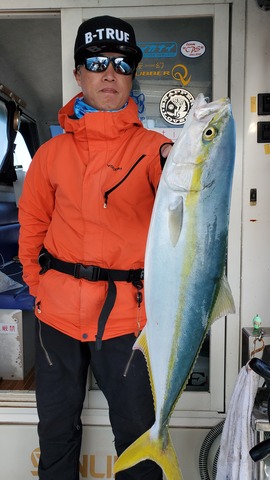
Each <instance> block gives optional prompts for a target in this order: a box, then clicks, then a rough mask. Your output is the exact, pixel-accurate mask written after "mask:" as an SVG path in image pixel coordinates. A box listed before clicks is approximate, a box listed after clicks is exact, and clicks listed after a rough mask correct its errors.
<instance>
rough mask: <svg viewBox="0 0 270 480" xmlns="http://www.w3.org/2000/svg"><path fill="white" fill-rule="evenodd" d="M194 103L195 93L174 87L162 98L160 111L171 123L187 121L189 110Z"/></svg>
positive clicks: (179, 123) (180, 123)
mask: <svg viewBox="0 0 270 480" xmlns="http://www.w3.org/2000/svg"><path fill="white" fill-rule="evenodd" d="M193 103H194V97H193V95H192V94H191V93H190V92H188V91H187V90H185V89H184V88H173V89H172V90H169V91H168V92H166V93H165V94H164V95H163V97H162V99H161V100H160V105H159V108H160V113H161V115H162V117H163V118H164V120H166V122H168V123H170V124H171V125H182V124H183V123H185V121H186V118H187V115H188V112H189V111H190V109H191V107H192V105H193Z"/></svg>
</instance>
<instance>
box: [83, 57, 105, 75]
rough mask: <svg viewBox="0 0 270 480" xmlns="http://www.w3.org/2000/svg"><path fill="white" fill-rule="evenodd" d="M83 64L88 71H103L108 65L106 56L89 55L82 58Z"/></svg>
mask: <svg viewBox="0 0 270 480" xmlns="http://www.w3.org/2000/svg"><path fill="white" fill-rule="evenodd" d="M84 65H85V68H86V70H89V72H104V70H106V68H108V65H109V59H108V58H107V57H90V58H85V59H84Z"/></svg>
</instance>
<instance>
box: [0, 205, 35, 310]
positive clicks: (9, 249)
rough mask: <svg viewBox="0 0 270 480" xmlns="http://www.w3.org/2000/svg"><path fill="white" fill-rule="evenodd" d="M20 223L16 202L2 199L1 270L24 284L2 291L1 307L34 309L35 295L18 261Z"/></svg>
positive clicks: (0, 296)
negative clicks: (26, 281) (24, 277)
mask: <svg viewBox="0 0 270 480" xmlns="http://www.w3.org/2000/svg"><path fill="white" fill-rule="evenodd" d="M19 230H20V225H19V222H18V209H17V206H16V203H15V202H1V201H0V268H1V272H3V273H5V274H6V275H8V276H9V277H10V278H11V279H12V280H15V281H16V282H19V283H20V284H21V285H22V286H21V287H20V288H17V289H14V290H8V291H6V292H1V293H0V309H3V308H5V309H6V308H7V309H12V310H33V306H34V297H32V295H30V294H29V289H28V287H27V285H26V284H25V283H24V281H23V279H22V266H21V264H20V263H19V261H18V238H19Z"/></svg>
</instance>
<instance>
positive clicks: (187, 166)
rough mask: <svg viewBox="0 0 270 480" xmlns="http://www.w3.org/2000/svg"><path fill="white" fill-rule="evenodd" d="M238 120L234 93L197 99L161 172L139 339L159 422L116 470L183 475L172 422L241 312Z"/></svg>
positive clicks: (177, 478)
mask: <svg viewBox="0 0 270 480" xmlns="http://www.w3.org/2000/svg"><path fill="white" fill-rule="evenodd" d="M234 159H235V126H234V120H233V116H232V112H231V105H230V102H229V99H227V98H223V99H220V100H217V101H214V102H211V103H208V102H207V100H206V99H205V98H204V96H203V95H202V94H200V95H198V97H197V98H196V100H195V102H194V105H193V107H192V110H191V112H190V114H189V116H188V119H187V122H186V124H185V126H184V128H183V129H182V132H181V134H180V135H179V137H178V138H177V140H176V142H175V144H174V146H173V148H172V150H171V152H170V154H169V156H168V159H167V161H166V164H165V167H164V169H163V172H162V176H161V179H160V184H159V187H158V191H157V195H156V199H155V204H154V208H153V212H152V217H151V223H150V227H149V233H148V239H147V247H146V256H145V284H144V288H145V306H146V314H147V324H146V326H145V327H144V329H143V331H142V332H141V334H140V336H139V337H138V339H137V340H136V342H135V345H134V349H140V350H141V351H142V352H143V354H144V356H145V358H146V362H147V365H148V370H149V375H150V381H151V387H152V392H153V397H154V404H155V412H156V420H155V423H154V425H153V426H152V427H151V429H150V430H149V431H147V432H146V433H144V434H143V435H142V436H141V437H140V438H138V439H137V440H136V441H135V442H134V443H133V444H132V445H131V446H130V447H128V448H127V450H125V452H123V453H122V455H121V456H120V457H119V459H118V460H117V462H116V464H115V472H118V471H120V470H124V469H126V468H130V467H131V466H133V465H135V464H136V463H138V462H140V461H142V460H145V459H151V460H153V461H155V462H156V463H157V464H159V465H160V467H161V468H162V469H163V472H164V474H165V476H166V478H167V480H182V479H183V477H182V474H181V470H180V467H179V464H178V459H177V455H176V452H175V449H174V446H173V444H172V441H171V437H170V434H169V420H170V416H171V415H172V412H173V410H174V407H175V404H176V402H177V400H178V399H179V397H180V396H181V394H182V392H183V390H184V388H185V385H186V383H187V381H188V378H189V376H190V374H191V372H192V368H193V366H194V363H195V361H196V359H197V356H198V354H199V351H200V348H201V346H202V343H203V341H204V338H205V336H206V334H207V331H208V329H209V328H210V326H211V324H212V322H213V321H215V320H216V319H217V318H220V317H222V316H224V315H227V314H229V313H234V311H235V307H234V302H233V297H232V294H231V290H230V287H229V284H228V281H227V279H226V277H225V274H224V271H225V261H226V251H227V239H228V226H229V211H230V198H231V188H232V179H233V170H234Z"/></svg>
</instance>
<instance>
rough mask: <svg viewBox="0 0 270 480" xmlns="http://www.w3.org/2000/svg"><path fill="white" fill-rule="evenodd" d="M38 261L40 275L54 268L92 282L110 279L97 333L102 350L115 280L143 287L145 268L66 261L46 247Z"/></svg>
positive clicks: (98, 345) (113, 297)
mask: <svg viewBox="0 0 270 480" xmlns="http://www.w3.org/2000/svg"><path fill="white" fill-rule="evenodd" d="M38 262H39V264H40V266H41V267H42V268H41V270H40V272H39V273H40V275H42V274H44V273H45V272H47V271H48V270H50V269H53V270H57V271H58V272H62V273H66V274H68V275H71V276H72V277H74V278H84V279H85V280H89V281H90V282H97V281H99V280H106V281H108V291H107V296H106V299H105V302H104V305H103V307H102V310H101V313H100V316H99V319H98V331H97V334H96V348H97V350H100V348H101V344H102V337H103V333H104V330H105V326H106V322H107V319H108V317H109V315H110V313H111V310H112V309H113V306H114V303H115V299H116V285H115V283H114V282H128V283H132V284H133V285H134V286H135V287H136V288H137V289H139V290H140V289H141V288H142V280H143V276H144V270H143V269H142V268H138V269H137V270H132V269H131V270H114V269H109V268H101V267H98V266H96V265H83V264H81V263H71V262H64V261H63V260H59V259H58V258H55V257H53V256H52V255H51V254H50V253H49V252H48V251H47V250H46V249H45V248H44V247H43V248H42V249H41V251H40V254H39V257H38Z"/></svg>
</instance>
